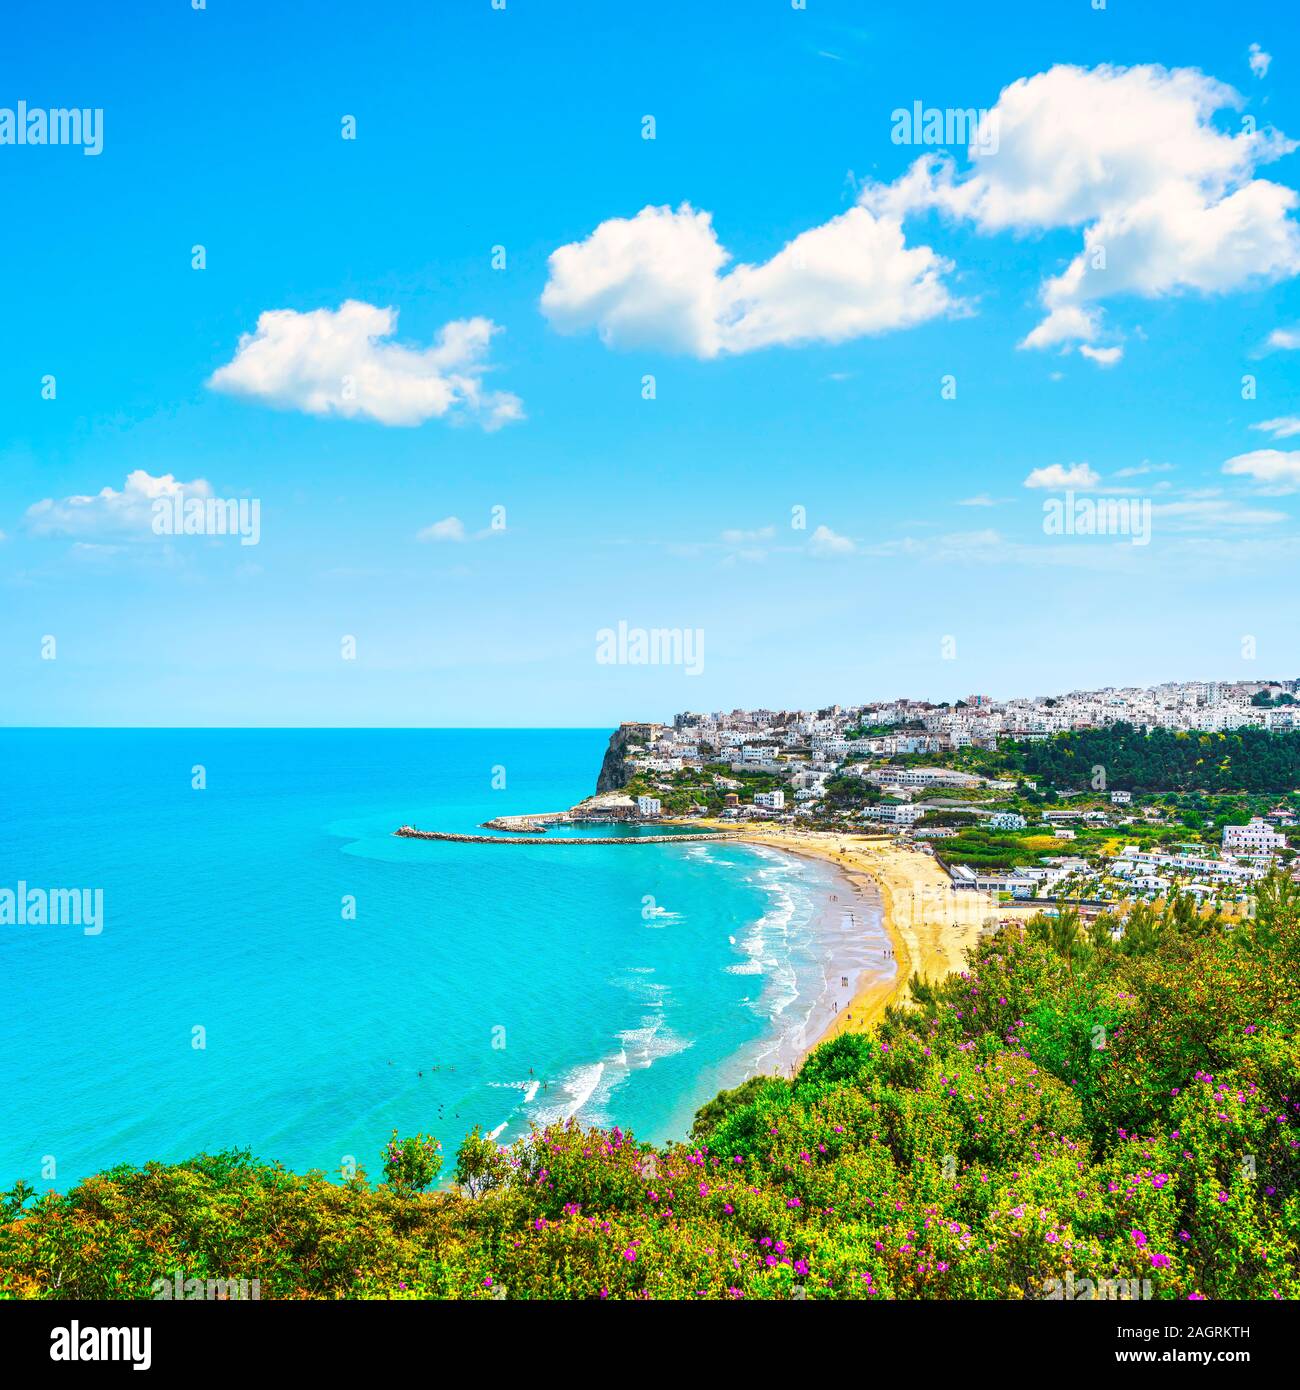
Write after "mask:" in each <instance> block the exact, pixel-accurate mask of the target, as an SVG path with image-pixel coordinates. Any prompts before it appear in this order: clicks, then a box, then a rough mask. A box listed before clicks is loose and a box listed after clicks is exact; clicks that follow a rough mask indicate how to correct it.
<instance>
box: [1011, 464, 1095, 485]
mask: <svg viewBox="0 0 1300 1390" xmlns="http://www.w3.org/2000/svg"><path fill="white" fill-rule="evenodd" d="M1099 481H1100V480H1099V478H1098V476H1097V474H1096V472H1095V470H1094V469H1093V468H1092V467H1091V466H1090V465H1089V464H1086V463H1071V464H1069V465H1068V466H1067V465H1066V464H1063V463H1049V464H1048V465H1047V467H1046V468H1035V469H1034V470H1033V472H1032V473H1030V475H1029V476H1028V477H1027V478H1026V479H1025V486H1026V487H1078V488H1090V487H1096V486H1097V483H1098V482H1099Z"/></svg>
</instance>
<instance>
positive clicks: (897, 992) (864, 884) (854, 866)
mask: <svg viewBox="0 0 1300 1390" xmlns="http://www.w3.org/2000/svg"><path fill="white" fill-rule="evenodd" d="M696 824H699V822H696ZM718 824H719V825H723V824H727V825H728V826H729V828H734V829H736V830H737V831H738V832H739V833H740V835H741V836H742V837H743V838H744V839H746V840H749V841H752V842H754V843H757V844H764V845H771V846H772V847H773V848H774V849H782V850H786V851H787V852H789V853H792V854H806V855H811V856H814V857H815V858H818V859H824V860H827V861H829V862H830V863H832V864H834V865H835V867H836V868H837V869H838V870H839V871H840V872H841V873H842V874H843V875H844V876H845V877H846V878H847V879H848V880H849V881H850V882H851V883H852V884H853V885H854V887H855V888H858V889H866V888H868V887H869V886H870V885H872V884H874V885H875V887H876V888H878V889H879V891H880V895H881V898H882V900H883V904H884V926H885V929H886V931H887V932H888V933H889V937H890V939H891V941H892V942H893V950H894V963H895V964H896V967H897V969H896V971H895V973H894V975H893V977H892V978H884V979H881V978H880V977H879V976H877V975H876V974H874V973H873V972H871V971H864V972H863V973H862V977H861V978H860V980H859V984H858V988H857V990H856V991H855V993H854V995H853V998H852V1000H851V1001H850V1002H849V1003H848V1005H847V1006H846V1007H841V1009H840V1011H839V1013H838V1014H836V1015H834V1016H833V1017H832V1018H831V1019H830V1021H829V1023H828V1025H827V1027H826V1028H825V1030H824V1031H823V1032H822V1034H821V1036H820V1037H818V1038H816V1039H814V1040H813V1042H812V1044H811V1046H815V1045H816V1044H817V1043H818V1042H825V1041H826V1039H827V1038H833V1037H835V1036H836V1035H837V1034H838V1033H842V1032H847V1031H853V1030H857V1031H860V1030H862V1029H865V1028H869V1027H871V1025H872V1024H874V1023H875V1022H876V1021H877V1020H878V1019H879V1018H880V1017H881V1015H882V1014H883V1013H884V1011H885V1006H886V1005H888V1004H896V1003H902V1002H905V1000H906V997H907V983H908V981H909V980H910V979H911V977H912V976H913V975H914V974H919V975H920V976H921V977H922V978H923V979H929V980H939V979H942V978H943V977H944V976H945V975H948V974H950V973H951V972H952V971H955V970H961V969H963V968H964V967H965V963H966V951H967V950H968V949H969V948H970V947H971V946H973V945H974V944H975V943H976V941H978V939H979V936H980V932H981V931H982V930H983V929H984V928H985V927H986V926H987V927H991V926H993V925H994V924H995V923H996V922H997V920H998V918H999V916H1001V915H1002V913H1003V911H1004V909H999V907H998V905H997V904H996V903H995V902H994V901H993V899H992V898H990V897H989V895H988V894H986V893H974V892H970V891H968V890H963V891H962V892H955V891H954V890H953V889H952V887H951V885H950V883H949V880H948V875H947V874H946V873H944V871H943V870H942V869H941V868H940V867H939V866H938V865H937V864H936V863H935V862H934V860H933V859H931V858H930V856H929V855H927V854H923V853H921V852H920V851H918V850H911V849H905V848H903V847H902V846H900V845H898V844H896V843H895V842H894V840H893V839H891V838H890V837H888V836H880V837H878V838H875V837H873V838H869V839H868V838H864V837H861V836H851V835H841V834H835V833H833V832H830V831H816V830H802V829H796V828H794V827H786V826H778V825H754V824H745V823H743V822H742V823H740V824H738V825H735V826H734V827H732V826H730V824H729V823H727V822H718Z"/></svg>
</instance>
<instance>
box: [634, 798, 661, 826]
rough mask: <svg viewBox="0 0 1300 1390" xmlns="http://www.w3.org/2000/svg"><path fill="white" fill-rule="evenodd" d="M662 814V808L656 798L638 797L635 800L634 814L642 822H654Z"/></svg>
mask: <svg viewBox="0 0 1300 1390" xmlns="http://www.w3.org/2000/svg"><path fill="white" fill-rule="evenodd" d="M662 812H663V806H662V804H661V803H660V800H659V798H658V797H657V796H638V797H637V799H636V813H637V815H638V816H640V817H641V818H642V819H643V820H654V819H655V818H656V817H658V816H659V815H661V814H662Z"/></svg>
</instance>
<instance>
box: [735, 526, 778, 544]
mask: <svg viewBox="0 0 1300 1390" xmlns="http://www.w3.org/2000/svg"><path fill="white" fill-rule="evenodd" d="M775 535H776V527H775V526H760V527H759V528H758V529H757V530H754V531H737V530H731V531H724V532H723V533H722V540H723V544H724V545H756V544H757V543H758V542H759V541H770V540H771V539H772V537H773V536H775Z"/></svg>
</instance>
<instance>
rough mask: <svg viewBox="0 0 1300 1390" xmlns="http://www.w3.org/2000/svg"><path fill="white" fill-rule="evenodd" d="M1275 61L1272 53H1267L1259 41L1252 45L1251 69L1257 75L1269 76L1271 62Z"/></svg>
mask: <svg viewBox="0 0 1300 1390" xmlns="http://www.w3.org/2000/svg"><path fill="white" fill-rule="evenodd" d="M1272 61H1273V55H1272V54H1271V53H1265V52H1264V50H1263V49H1262V48H1261V47H1260V46H1259V44H1257V43H1252V44H1251V46H1250V70H1251V72H1253V73H1254V74H1255V76H1256V77H1267V76H1268V67H1269V64H1270V63H1271V62H1272Z"/></svg>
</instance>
